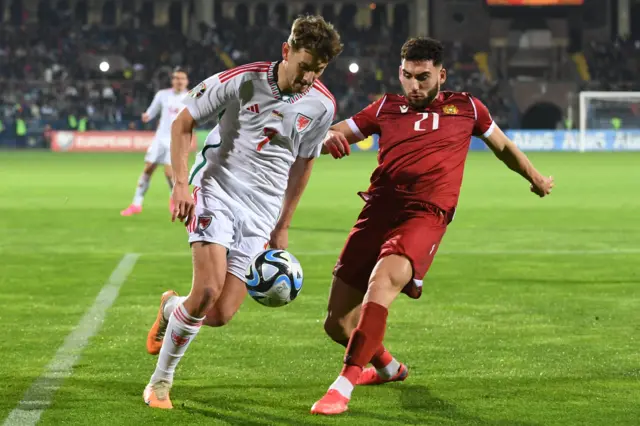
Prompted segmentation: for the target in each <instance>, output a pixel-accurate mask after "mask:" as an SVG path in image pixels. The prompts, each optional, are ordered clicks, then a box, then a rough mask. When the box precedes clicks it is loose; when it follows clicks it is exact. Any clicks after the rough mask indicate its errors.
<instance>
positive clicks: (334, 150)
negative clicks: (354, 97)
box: [321, 120, 362, 158]
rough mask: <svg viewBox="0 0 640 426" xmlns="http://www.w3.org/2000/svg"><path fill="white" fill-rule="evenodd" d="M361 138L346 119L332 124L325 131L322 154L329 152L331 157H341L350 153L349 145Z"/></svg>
mask: <svg viewBox="0 0 640 426" xmlns="http://www.w3.org/2000/svg"><path fill="white" fill-rule="evenodd" d="M361 140H362V139H361V138H360V137H359V136H358V135H356V134H355V133H354V132H353V130H351V127H350V126H349V124H348V123H347V121H346V120H343V121H341V122H339V123H336V124H334V125H333V126H331V128H330V129H329V132H327V136H326V137H325V139H324V141H323V143H322V151H321V153H322V154H331V156H332V157H333V158H342V157H344V156H345V155H349V154H350V153H351V147H350V145H352V144H354V143H357V142H360V141H361Z"/></svg>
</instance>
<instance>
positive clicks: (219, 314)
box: [203, 310, 236, 327]
mask: <svg viewBox="0 0 640 426" xmlns="http://www.w3.org/2000/svg"><path fill="white" fill-rule="evenodd" d="M235 314H236V313H235V312H231V311H219V310H215V312H213V313H211V312H210V313H207V317H206V318H205V319H204V321H203V324H204V325H207V326H209V327H223V326H225V325H227V324H229V322H230V321H231V319H232V318H233V317H234V315H235Z"/></svg>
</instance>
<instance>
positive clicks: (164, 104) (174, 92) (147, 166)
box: [120, 67, 189, 216]
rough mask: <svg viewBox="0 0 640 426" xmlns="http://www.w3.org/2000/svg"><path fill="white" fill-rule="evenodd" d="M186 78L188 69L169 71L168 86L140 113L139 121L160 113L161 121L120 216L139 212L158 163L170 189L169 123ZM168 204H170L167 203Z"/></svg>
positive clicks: (179, 106) (177, 108)
mask: <svg viewBox="0 0 640 426" xmlns="http://www.w3.org/2000/svg"><path fill="white" fill-rule="evenodd" d="M188 84H189V79H188V76H187V71H185V70H184V69H183V68H180V67H177V68H175V69H174V70H173V73H172V75H171V88H169V89H164V90H160V91H158V93H156V95H155V96H154V97H153V101H151V105H149V108H147V110H146V111H145V112H144V113H143V114H142V122H144V123H147V122H149V121H150V120H153V119H154V118H155V117H156V116H157V115H158V114H160V122H159V123H158V129H157V130H156V135H155V138H154V139H153V142H152V143H151V145H150V146H149V149H147V153H146V155H145V156H144V170H143V171H142V174H141V175H140V178H139V179H138V186H137V187H136V193H135V195H134V196H133V201H132V202H131V205H130V206H129V207H127V208H126V209H124V210H122V211H121V212H120V214H121V215H122V216H131V215H134V214H138V213H141V212H142V203H143V201H144V195H145V194H146V192H147V190H148V189H149V183H150V182H151V175H153V172H154V171H155V170H156V167H158V164H162V165H164V175H165V177H166V178H167V183H168V184H169V191H171V190H172V189H173V171H172V169H171V148H170V145H171V123H172V122H173V120H174V119H175V118H176V117H177V115H178V113H179V112H180V110H181V109H182V107H183V106H184V105H183V104H182V101H183V99H184V97H185V96H186V95H187V85H188ZM170 208H171V207H170Z"/></svg>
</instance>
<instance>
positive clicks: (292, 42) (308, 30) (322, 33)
mask: <svg viewBox="0 0 640 426" xmlns="http://www.w3.org/2000/svg"><path fill="white" fill-rule="evenodd" d="M288 43H289V46H291V48H292V49H294V50H300V49H305V50H308V51H310V52H311V53H312V54H314V55H317V56H318V57H319V58H320V59H321V60H322V61H324V62H330V61H332V60H333V59H334V58H335V57H336V56H338V55H339V54H340V53H342V49H343V48H344V46H343V44H342V42H341V41H340V34H338V31H337V30H336V29H335V28H334V27H333V25H332V24H330V23H328V22H327V21H325V20H324V18H323V17H322V16H318V15H306V16H300V17H298V18H297V19H296V20H295V21H293V25H291V35H289V40H288Z"/></svg>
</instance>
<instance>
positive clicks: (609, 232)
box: [0, 0, 640, 425]
mask: <svg viewBox="0 0 640 426" xmlns="http://www.w3.org/2000/svg"><path fill="white" fill-rule="evenodd" d="M301 13H320V14H322V15H323V16H324V17H325V18H326V19H327V20H329V21H331V22H333V23H334V24H335V25H336V26H337V27H338V29H339V30H340V32H341V34H342V38H343V41H344V43H345V51H344V53H343V54H342V55H341V56H340V58H339V59H338V60H337V62H336V63H335V64H332V65H331V66H330V67H329V69H328V70H327V72H326V73H325V75H324V76H323V78H322V79H323V82H324V83H325V84H326V85H327V86H328V87H329V88H330V90H331V91H332V92H333V93H334V95H335V97H336V99H337V101H338V117H337V119H344V118H346V117H349V116H350V115H351V114H353V113H355V112H357V111H358V110H360V109H361V108H363V107H364V106H365V105H367V104H368V103H369V102H371V101H373V100H374V99H376V98H377V97H379V96H380V94H381V93H384V92H387V91H389V92H395V91H398V90H399V89H400V88H399V84H398V82H397V66H398V63H399V61H398V59H399V48H400V45H401V44H402V43H403V41H404V40H405V39H406V38H407V37H408V36H413V35H429V36H432V37H435V38H438V39H440V40H442V41H443V42H444V43H445V45H446V49H447V51H446V56H447V60H446V64H445V65H446V67H447V68H448V70H449V78H448V81H447V83H446V86H445V88H446V89H451V90H463V91H469V92H472V93H473V94H474V95H475V96H477V97H479V98H480V99H481V100H483V101H484V102H485V103H486V104H487V106H488V107H489V109H490V111H491V112H492V114H493V116H494V118H495V120H496V121H497V122H498V123H499V125H500V126H502V127H503V128H504V129H508V134H509V135H510V136H511V137H512V138H513V139H514V141H515V142H516V143H517V144H518V145H519V146H520V147H521V148H522V149H524V150H525V151H527V152H528V153H529V154H530V156H531V158H532V159H533V161H534V163H535V164H536V165H537V166H538V167H539V168H540V169H541V171H542V172H543V173H547V174H553V175H554V176H555V177H556V180H557V182H558V187H557V189H556V190H555V191H554V194H553V195H552V197H550V198H549V199H545V200H542V201H541V200H538V199H536V198H535V197H533V196H532V195H531V194H529V193H528V188H527V185H526V183H525V182H522V181H521V180H520V178H519V177H518V176H515V175H513V174H512V173H511V172H509V171H508V170H506V168H505V167H504V166H503V165H502V164H500V163H499V162H497V161H496V160H495V159H494V158H493V157H492V155H491V153H489V152H486V150H485V149H484V147H483V145H482V144H481V143H480V142H479V141H473V143H472V146H471V149H472V151H479V152H472V153H470V156H469V160H468V164H467V170H466V179H465V183H464V185H463V191H462V197H461V203H460V209H459V211H458V215H457V217H456V221H455V222H454V223H453V224H452V225H451V229H450V230H449V231H448V234H447V236H446V237H445V241H444V243H443V246H442V249H441V252H440V253H439V254H438V257H437V259H436V261H435V263H434V266H433V268H432V270H431V271H430V273H429V276H428V279H427V281H426V288H427V290H426V292H425V296H423V299H422V300H420V301H419V302H414V303H411V302H410V301H408V300H406V299H402V300H398V302H396V304H395V305H394V312H392V314H391V317H390V318H391V325H390V328H389V331H388V333H387V337H386V341H387V344H388V346H389V347H390V348H391V350H392V351H393V352H394V353H395V354H396V356H397V357H399V358H400V359H402V360H403V361H406V362H407V363H408V365H409V366H410V368H411V371H412V375H411V376H410V378H409V380H408V381H407V382H406V383H403V384H400V385H391V386H388V387H384V388H377V389H362V390H361V389H358V390H357V393H356V395H357V399H356V400H355V401H354V403H353V404H352V406H351V410H352V411H351V412H350V413H349V414H348V415H347V416H345V417H343V418H341V419H336V420H335V422H332V423H336V424H357V425H374V424H452V425H453V424H455V425H460V424H473V425H543V424H544V425H550V424H562V425H574V424H575V425H586V424H589V425H637V424H638V423H639V422H640V404H638V401H640V381H639V377H640V369H639V368H640V367H639V366H640V355H639V354H640V346H639V345H638V343H639V341H638V332H639V331H640V328H639V327H640V326H639V324H640V322H639V321H638V318H639V316H638V312H639V311H640V310H639V308H640V291H639V290H638V285H640V278H639V275H638V267H637V265H638V260H639V258H638V256H639V255H640V243H639V241H640V225H639V224H638V217H640V197H638V194H639V193H640V191H638V182H639V181H640V167H638V164H639V160H640V155H639V154H638V153H637V152H633V151H638V150H640V95H639V94H638V93H640V77H639V76H640V1H639V0H584V1H581V0H565V1H562V0H555V1H553V0H529V1H527V0H511V1H509V0H410V1H404V0H390V1H375V2H371V1H335V2H332V1H329V0H318V1H311V0H307V1H249V0H237V1H236V0H225V1H219V0H183V1H166V0H157V1H142V0H95V1H93V0H60V1H57V0H56V1H53V0H51V1H47V0H40V1H38V0H0V23H1V24H0V181H1V182H2V183H1V184H0V258H1V259H2V260H0V292H1V294H2V295H3V296H2V297H1V298H0V325H2V329H3V332H4V337H3V339H1V340H0V353H2V363H0V419H4V418H7V419H8V420H7V421H6V423H5V424H8V425H17V424H24V425H27V424H35V423H36V422H37V421H39V422H40V424H56V425H57V424H91V425H97V424H101V425H102V424H105V425H113V424H118V425H120V424H122V425H124V424H169V423H174V424H175V423H186V424H247V425H257V424H269V425H271V424H295V425H299V424H322V423H323V420H322V419H318V418H312V417H309V416H308V415H307V414H306V413H307V412H308V409H309V406H310V404H311V403H312V402H313V401H315V400H316V399H317V397H319V396H321V394H322V392H323V391H324V390H325V388H326V386H327V385H328V384H329V382H328V380H330V379H332V378H333V374H335V371H336V368H337V366H338V365H339V363H340V361H341V357H342V350H341V348H338V347H336V346H335V345H334V344H332V343H330V342H329V341H328V339H327V338H325V336H324V335H323V330H322V321H323V316H324V314H325V307H326V299H327V295H328V286H329V282H330V279H331V270H332V267H333V263H334V262H335V259H336V255H337V254H338V252H339V249H340V247H341V245H342V243H343V242H344V240H345V238H346V235H347V233H348V230H349V228H350V226H351V225H352V224H353V222H354V219H355V217H356V215H357V213H358V211H359V208H360V207H361V205H360V203H359V201H358V198H357V197H355V195H354V193H355V192H356V191H357V190H362V189H364V188H366V185H367V179H368V176H369V174H370V172H371V171H372V170H373V167H374V166H375V163H376V158H375V155H374V154H373V152H375V148H376V140H375V138H373V139H371V140H368V141H364V142H362V143H360V144H359V150H360V151H371V153H366V152H362V153H358V154H357V155H353V156H352V157H350V158H349V159H346V160H342V161H340V162H336V161H333V160H331V159H328V158H321V159H320V160H319V161H318V164H317V166H316V170H315V172H314V176H313V177H312V180H311V183H310V186H309V189H308V191H307V193H306V194H305V197H304V199H303V201H302V204H301V206H300V208H299V211H298V213H297V215H296V219H295V223H294V226H293V228H292V230H291V234H290V244H291V250H292V252H293V253H294V254H296V256H297V257H298V258H300V259H301V261H302V264H303V267H304V270H305V287H304V290H303V292H302V294H301V296H300V298H299V299H298V300H296V301H295V303H293V304H292V305H291V306H288V307H286V308H282V309H277V310H268V309H266V308H263V307H261V306H258V305H257V304H256V303H254V302H252V301H251V300H249V301H247V302H245V304H244V305H243V307H242V309H241V312H240V313H239V314H238V317H237V319H234V320H233V322H232V323H231V324H230V325H229V326H228V327H224V328H222V329H215V330H213V329H207V330H203V332H201V333H200V335H199V337H198V343H197V344H195V345H193V346H192V347H191V349H190V351H189V354H188V356H187V357H185V359H184V361H183V362H182V364H181V365H180V367H179V374H178V376H177V381H178V382H179V384H178V383H177V384H176V386H175V391H174V393H173V394H172V397H173V400H174V404H176V406H177V409H176V410H173V412H171V413H164V412H163V413H158V412H156V411H153V410H150V409H148V408H147V407H145V406H144V404H143V402H142V398H141V393H142V390H143V387H144V385H145V383H146V380H147V379H148V376H149V374H150V373H151V372H152V370H153V366H154V362H155V361H154V359H153V358H151V357H149V356H147V355H146V353H144V339H145V336H146V332H147V327H148V326H149V325H150V324H151V322H152V321H153V319H154V317H155V314H156V309H157V301H158V299H159V296H160V294H161V293H162V292H163V291H164V290H165V289H167V288H174V289H176V290H178V291H179V292H182V293H186V292H188V290H189V284H190V283H189V281H190V257H189V250H188V247H187V245H186V243H185V235H184V230H183V229H181V227H180V226H176V225H173V226H171V224H170V223H169V221H168V212H167V198H168V191H167V188H166V184H165V183H164V182H163V180H162V179H161V178H156V179H154V181H153V183H152V187H151V190H150V192H149V194H148V196H147V200H146V201H145V211H144V213H143V214H142V215H139V216H136V217H133V218H121V217H120V216H119V211H120V209H121V208H123V207H125V206H126V205H127V203H128V202H129V200H130V197H131V196H132V195H133V190H134V186H135V182H136V179H137V177H138V175H139V173H140V170H141V168H142V163H143V156H142V152H144V151H145V149H146V148H147V146H148V144H149V143H150V141H151V139H152V137H153V130H154V129H155V125H156V123H157V121H153V122H151V123H147V124H143V123H142V122H141V121H140V115H141V113H142V112H143V111H144V110H145V109H146V108H147V106H148V105H149V103H150V102H151V99H152V97H153V94H154V93H155V92H156V91H157V90H159V89H162V88H165V87H168V85H169V76H170V72H171V69H172V67H173V66H175V65H181V66H185V67H186V68H187V69H188V70H189V78H190V87H193V86H194V85H196V84H197V83H198V82H199V81H201V80H202V79H204V78H206V77H207V76H209V75H211V74H213V73H216V72H218V71H221V70H223V69H226V68H229V67H233V66H235V65H239V64H243V63H247V62H253V61H258V60H276V59H279V58H280V46H281V42H282V41H284V40H285V39H286V37H287V34H288V31H289V26H290V23H291V22H292V20H293V18H294V17H295V16H297V15H298V14H301ZM199 131H200V134H199V141H200V143H202V140H203V137H202V135H206V132H207V129H200V130H199ZM51 151H59V152H51ZM74 151H79V152H74ZM538 151H548V152H538ZM565 151H566V152H565ZM577 151H578V152H577ZM579 151H590V152H579ZM127 253H135V254H136V256H137V255H139V257H136V259H137V263H136V264H135V268H134V269H133V271H132V272H131V274H130V275H129V276H128V278H127V280H126V282H125V283H124V285H123V286H122V289H121V290H120V295H119V297H118V298H117V299H116V300H115V302H114V304H113V306H112V307H111V308H110V309H108V311H107V312H106V318H105V321H104V323H103V324H102V322H100V324H101V325H102V326H101V328H99V329H97V330H96V331H95V333H93V334H91V333H89V334H88V335H87V337H92V338H91V339H90V340H89V342H88V343H87V344H86V346H85V345H79V346H78V345H76V346H73V347H75V348H76V349H78V348H79V349H83V350H82V353H81V354H80V353H78V354H75V355H73V356H72V355H69V354H67V353H65V351H64V348H65V344H66V343H65V342H67V343H68V342H70V341H71V342H72V343H73V342H74V340H73V338H71V340H69V339H70V338H67V336H68V335H69V333H71V332H72V331H73V330H76V331H78V330H80V332H83V330H84V328H83V324H85V323H84V321H86V317H84V316H83V315H84V314H85V311H86V310H87V309H88V307H89V306H91V305H92V303H93V301H94V300H95V299H96V295H98V294H99V293H100V290H101V289H102V288H103V285H104V284H105V282H108V281H109V276H110V274H111V272H112V271H113V270H114V268H115V267H116V265H117V264H118V262H119V261H120V260H121V259H122V258H123V256H124V255H125V254H127ZM85 325H86V324H85ZM94 334H95V335H94ZM72 336H73V335H72ZM65 339H66V340H65ZM58 348H62V349H61V350H58ZM60 357H62V359H63V360H66V362H67V364H64V363H62V364H60ZM74 357H75V358H74ZM71 366H74V368H73V369H71V368H70V367H71Z"/></svg>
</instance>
